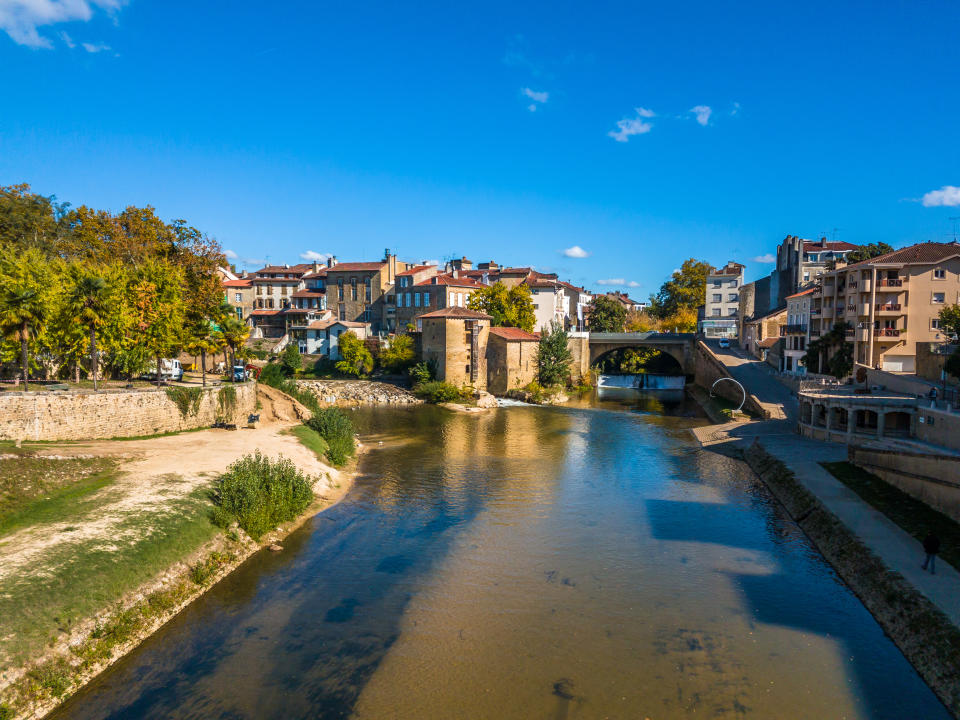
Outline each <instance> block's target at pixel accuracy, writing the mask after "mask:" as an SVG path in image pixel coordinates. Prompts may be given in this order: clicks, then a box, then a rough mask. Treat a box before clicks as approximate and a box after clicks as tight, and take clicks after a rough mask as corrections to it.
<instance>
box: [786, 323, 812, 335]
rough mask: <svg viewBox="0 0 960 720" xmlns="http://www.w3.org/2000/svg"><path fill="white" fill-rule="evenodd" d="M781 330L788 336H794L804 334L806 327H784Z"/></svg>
mask: <svg viewBox="0 0 960 720" xmlns="http://www.w3.org/2000/svg"><path fill="white" fill-rule="evenodd" d="M783 330H784V332H785V333H787V334H788V335H795V334H797V333H806V332H807V326H806V325H784V326H783Z"/></svg>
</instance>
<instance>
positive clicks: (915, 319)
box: [810, 242, 960, 373]
mask: <svg viewBox="0 0 960 720" xmlns="http://www.w3.org/2000/svg"><path fill="white" fill-rule="evenodd" d="M812 297H813V301H812V307H811V311H810V315H811V317H810V337H811V338H816V337H820V336H821V335H822V334H824V333H826V332H829V331H830V329H832V328H833V326H834V325H835V324H837V323H840V322H845V323H847V324H848V325H849V326H850V327H849V330H848V332H847V339H848V340H849V341H850V342H852V343H853V359H854V362H856V363H859V364H860V365H867V366H869V367H880V368H882V369H884V370H890V371H893V372H910V373H912V372H915V371H916V346H917V343H918V342H921V343H923V342H943V341H944V340H945V337H944V335H943V333H942V332H941V331H940V327H939V319H938V315H939V313H940V310H941V309H942V308H943V307H944V306H945V305H951V304H954V303H957V302H958V301H960V245H958V244H957V243H955V242H954V243H934V242H928V243H919V244H917V245H911V246H910V247H906V248H903V249H902V250H896V251H894V252H892V253H887V254H886V255H881V256H879V257H875V258H872V259H871V260H865V261H863V262H859V263H856V264H853V265H846V266H844V265H842V264H841V265H840V266H839V267H837V269H835V270H833V271H827V272H824V274H823V276H822V285H821V287H820V288H819V289H818V290H817V291H816V292H815V293H813V296H812Z"/></svg>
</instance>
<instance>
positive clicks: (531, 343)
mask: <svg viewBox="0 0 960 720" xmlns="http://www.w3.org/2000/svg"><path fill="white" fill-rule="evenodd" d="M539 346H540V337H539V336H538V335H535V334H533V333H528V332H526V331H524V330H521V329H520V328H515V327H492V328H490V335H489V341H488V345H487V391H488V392H491V393H494V394H495V395H504V394H506V392H507V391H508V390H514V389H516V388H520V387H523V386H525V385H527V384H528V383H530V382H531V381H532V380H536V379H537V348H538V347H539Z"/></svg>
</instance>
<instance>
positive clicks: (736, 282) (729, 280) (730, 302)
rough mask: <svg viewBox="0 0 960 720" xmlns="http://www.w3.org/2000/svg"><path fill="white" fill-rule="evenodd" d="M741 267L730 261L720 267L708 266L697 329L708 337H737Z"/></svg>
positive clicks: (741, 281) (741, 285)
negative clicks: (708, 270)
mask: <svg viewBox="0 0 960 720" xmlns="http://www.w3.org/2000/svg"><path fill="white" fill-rule="evenodd" d="M743 270H744V266H743V265H741V264H740V263H737V262H734V261H733V260H730V261H729V262H728V263H727V264H726V265H724V266H723V267H722V268H711V270H710V273H709V274H708V275H707V287H706V293H707V294H706V301H705V302H704V307H703V319H702V320H701V321H700V332H701V333H703V335H704V336H706V337H708V338H711V337H712V338H720V337H726V338H735V337H737V316H738V315H739V312H740V289H741V288H742V287H743Z"/></svg>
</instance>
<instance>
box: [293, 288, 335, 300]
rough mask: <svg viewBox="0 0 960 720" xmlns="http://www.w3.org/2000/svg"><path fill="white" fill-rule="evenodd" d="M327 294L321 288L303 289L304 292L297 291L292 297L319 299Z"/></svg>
mask: <svg viewBox="0 0 960 720" xmlns="http://www.w3.org/2000/svg"><path fill="white" fill-rule="evenodd" d="M326 294H327V291H326V290H323V289H321V288H303V289H302V290H297V291H296V292H295V293H293V295H291V296H290V297H295V298H296V297H318V296H320V295H326Z"/></svg>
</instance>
